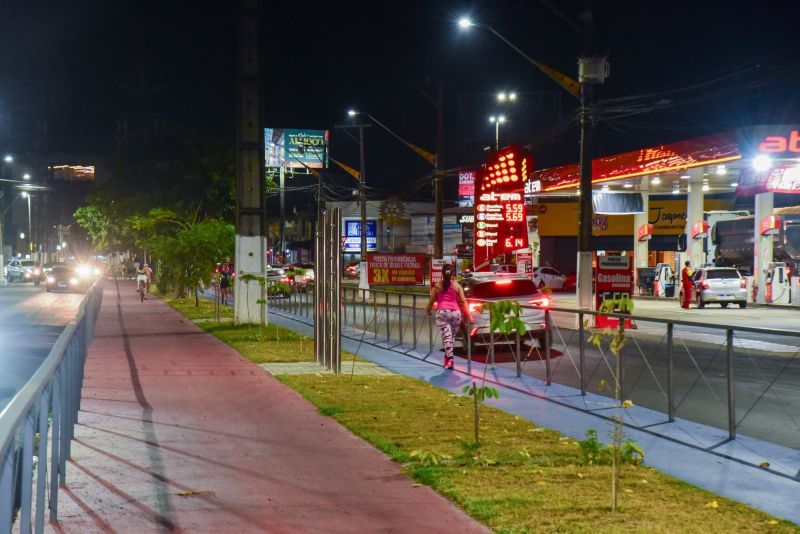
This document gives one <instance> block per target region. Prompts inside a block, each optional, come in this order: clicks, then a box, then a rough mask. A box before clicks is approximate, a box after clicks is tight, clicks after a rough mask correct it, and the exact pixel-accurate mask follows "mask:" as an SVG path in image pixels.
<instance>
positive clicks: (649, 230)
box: [636, 223, 653, 241]
mask: <svg viewBox="0 0 800 534" xmlns="http://www.w3.org/2000/svg"><path fill="white" fill-rule="evenodd" d="M652 237H653V225H652V224H649V223H648V224H643V225H641V226H640V227H639V231H638V233H637V235H636V239H637V241H647V240H648V239H651V238H652Z"/></svg>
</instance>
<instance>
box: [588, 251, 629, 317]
mask: <svg viewBox="0 0 800 534" xmlns="http://www.w3.org/2000/svg"><path fill="white" fill-rule="evenodd" d="M594 287H595V295H594V306H595V310H598V311H599V310H600V306H601V305H602V304H603V302H604V301H606V300H609V299H613V300H620V299H622V298H626V299H630V298H632V297H633V265H632V264H631V258H630V256H598V257H597V269H596V270H595V282H594ZM618 322H619V320H618V319H616V318H613V317H605V316H603V315H597V316H595V326H596V327H598V328H616V327H617V323H618ZM631 327H632V324H631V321H630V319H626V320H625V328H631Z"/></svg>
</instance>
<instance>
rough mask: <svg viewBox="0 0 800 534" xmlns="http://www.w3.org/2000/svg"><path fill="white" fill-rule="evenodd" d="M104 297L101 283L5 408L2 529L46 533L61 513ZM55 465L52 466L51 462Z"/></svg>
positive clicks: (1, 415) (0, 431)
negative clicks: (62, 491)
mask: <svg viewBox="0 0 800 534" xmlns="http://www.w3.org/2000/svg"><path fill="white" fill-rule="evenodd" d="M102 298H103V293H102V285H101V283H100V282H98V283H95V284H94V286H92V288H91V289H90V290H89V292H88V293H87V295H86V297H85V298H84V299H83V301H82V302H81V305H80V308H79V310H78V315H77V316H76V317H75V319H74V320H73V321H72V322H70V323H69V324H68V325H67V327H66V328H65V329H64V331H63V332H62V333H61V335H60V336H59V337H58V339H57V340H56V342H55V345H53V348H52V349H51V350H50V354H49V355H48V356H47V358H46V359H45V360H44V361H43V362H42V364H41V365H40V366H39V368H38V369H37V370H36V372H35V373H34V374H33V376H32V377H31V378H30V380H28V382H27V383H26V384H25V385H24V386H23V387H22V388H21V389H20V390H19V392H18V393H17V394H16V395H15V396H14V397H13V398H12V399H11V401H10V402H9V403H8V405H7V406H6V407H5V408H4V409H3V410H2V412H0V462H2V463H0V532H3V533H5V532H10V531H11V529H12V526H13V524H14V521H15V519H17V517H18V521H19V532H31V531H32V530H35V532H42V531H43V530H44V525H45V508H48V509H49V511H50V513H49V520H50V521H55V520H56V519H57V517H58V491H59V486H64V485H65V483H66V466H67V460H68V459H69V458H70V444H71V440H72V438H73V436H74V426H75V423H76V422H77V420H78V410H79V409H80V400H81V385H82V383H83V367H84V362H85V360H86V349H87V347H88V346H89V343H90V342H91V339H92V333H93V330H94V323H95V320H96V319H97V314H98V312H99V309H100V303H101V301H102ZM48 463H49V466H48Z"/></svg>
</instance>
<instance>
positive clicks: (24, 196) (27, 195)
mask: <svg viewBox="0 0 800 534" xmlns="http://www.w3.org/2000/svg"><path fill="white" fill-rule="evenodd" d="M22 198H27V199H28V250H29V252H33V240H32V238H33V232H32V231H31V227H32V225H31V195H30V193H28V192H27V191H23V192H22ZM22 239H25V238H24V237H23V238H22Z"/></svg>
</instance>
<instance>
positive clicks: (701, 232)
mask: <svg viewBox="0 0 800 534" xmlns="http://www.w3.org/2000/svg"><path fill="white" fill-rule="evenodd" d="M704 237H708V221H697V222H696V223H694V224H692V239H703V238H704Z"/></svg>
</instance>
